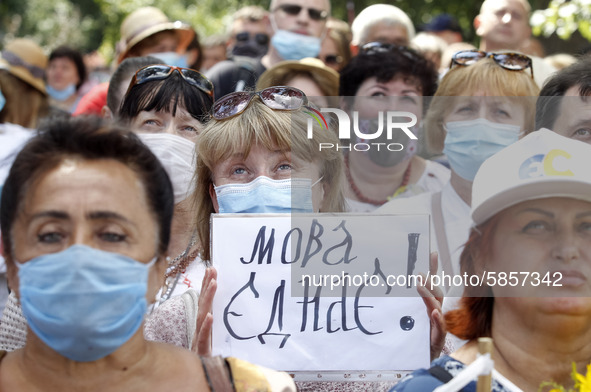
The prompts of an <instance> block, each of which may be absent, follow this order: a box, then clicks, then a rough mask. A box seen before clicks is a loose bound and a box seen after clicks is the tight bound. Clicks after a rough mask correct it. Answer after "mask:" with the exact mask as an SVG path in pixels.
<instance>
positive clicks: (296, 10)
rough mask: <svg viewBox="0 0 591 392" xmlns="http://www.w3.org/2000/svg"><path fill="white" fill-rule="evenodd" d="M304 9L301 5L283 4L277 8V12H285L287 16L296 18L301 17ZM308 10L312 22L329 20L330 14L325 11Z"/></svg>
mask: <svg viewBox="0 0 591 392" xmlns="http://www.w3.org/2000/svg"><path fill="white" fill-rule="evenodd" d="M302 8H304V7H302V6H301V5H297V4H281V5H279V6H277V8H275V10H278V9H280V10H282V11H283V12H285V13H286V14H287V15H291V16H296V15H299V14H300V12H302ZM306 9H307V10H308V16H309V17H310V19H312V20H326V18H328V12H327V11H324V10H319V9H316V8H306Z"/></svg>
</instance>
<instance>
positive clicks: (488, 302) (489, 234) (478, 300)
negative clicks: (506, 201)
mask: <svg viewBox="0 0 591 392" xmlns="http://www.w3.org/2000/svg"><path fill="white" fill-rule="evenodd" d="M499 216H500V215H499V214H497V215H495V216H493V217H492V218H491V219H489V220H488V221H486V222H484V223H483V224H481V225H480V226H478V227H476V228H472V230H471V231H470V237H469V238H468V241H467V242H466V245H465V246H464V250H463V251H462V254H461V256H460V268H461V273H462V275H463V274H464V273H466V274H468V276H471V275H479V276H480V275H481V272H480V266H481V265H482V263H478V261H481V260H482V257H483V256H485V255H491V254H492V244H493V240H494V234H495V231H496V228H497V225H498V222H499ZM493 305H494V297H493V295H492V292H491V289H490V287H489V286H487V285H485V284H483V285H482V286H470V285H468V286H466V288H465V289H464V294H463V296H462V298H461V299H460V308H459V309H454V310H450V311H449V312H447V313H446V314H445V322H446V324H447V330H448V331H449V332H450V333H452V334H454V335H456V336H457V337H459V338H460V339H466V340H472V339H476V338H478V337H485V336H490V329H491V325H492V311H493Z"/></svg>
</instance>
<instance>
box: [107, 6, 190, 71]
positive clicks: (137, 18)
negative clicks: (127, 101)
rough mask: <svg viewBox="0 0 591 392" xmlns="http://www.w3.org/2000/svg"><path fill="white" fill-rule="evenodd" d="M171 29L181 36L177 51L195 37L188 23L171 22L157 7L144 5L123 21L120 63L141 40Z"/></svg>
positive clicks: (181, 50) (182, 50)
mask: <svg viewBox="0 0 591 392" xmlns="http://www.w3.org/2000/svg"><path fill="white" fill-rule="evenodd" d="M166 30H171V31H174V32H175V33H176V35H177V36H178V38H179V45H178V47H177V52H179V53H180V52H184V51H185V49H187V46H189V44H190V43H191V41H192V40H193V38H194V37H195V31H194V30H193V29H192V28H191V26H189V25H188V24H186V23H183V22H180V21H176V22H171V21H170V20H169V19H168V17H167V16H166V15H165V14H164V13H163V12H162V11H160V10H159V9H158V8H155V7H142V8H139V9H137V10H135V11H134V12H132V13H131V14H129V15H127V17H126V18H125V19H124V20H123V23H121V47H122V49H121V53H119V57H118V58H117V61H118V62H119V63H120V62H121V61H123V59H125V57H127V54H128V53H129V51H130V50H131V48H133V47H134V46H135V45H137V44H138V43H139V42H140V41H142V40H144V39H146V38H148V37H149V36H151V35H154V34H156V33H159V32H161V31H166Z"/></svg>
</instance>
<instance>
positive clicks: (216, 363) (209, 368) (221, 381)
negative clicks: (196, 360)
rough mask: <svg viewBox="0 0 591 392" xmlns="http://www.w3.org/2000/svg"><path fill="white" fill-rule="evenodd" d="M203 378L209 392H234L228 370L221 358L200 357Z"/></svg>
mask: <svg viewBox="0 0 591 392" xmlns="http://www.w3.org/2000/svg"><path fill="white" fill-rule="evenodd" d="M201 363H202V364H203V370H204V371H205V377H206V378H207V383H208V384H209V389H210V390H211V392H234V386H233V385H232V381H231V375H230V370H229V369H228V366H227V364H226V361H225V360H224V358H222V357H221V356H219V355H218V356H215V357H201Z"/></svg>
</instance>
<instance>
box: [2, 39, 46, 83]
mask: <svg viewBox="0 0 591 392" xmlns="http://www.w3.org/2000/svg"><path fill="white" fill-rule="evenodd" d="M46 66H47V56H45V54H44V53H43V50H42V49H41V47H40V46H39V45H37V44H36V43H35V42H33V41H32V40H30V39H27V38H16V39H14V40H12V41H10V42H8V43H7V44H6V46H4V50H2V52H1V53H0V69H5V70H7V71H8V72H10V73H11V74H12V75H14V76H16V77H17V78H19V79H20V80H22V81H23V82H26V83H28V84H30V85H31V86H33V87H35V88H36V89H37V90H39V91H41V92H42V93H43V94H46V92H45V82H44V81H43V76H44V74H45V67H46Z"/></svg>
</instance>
